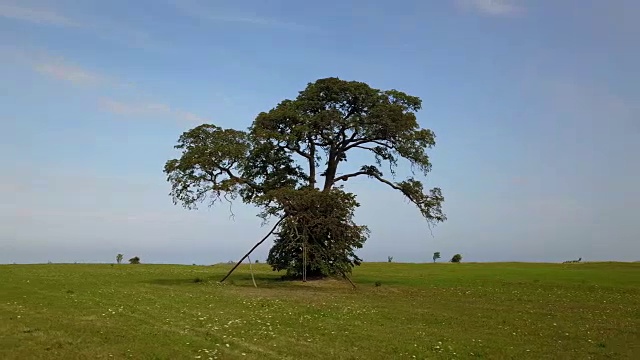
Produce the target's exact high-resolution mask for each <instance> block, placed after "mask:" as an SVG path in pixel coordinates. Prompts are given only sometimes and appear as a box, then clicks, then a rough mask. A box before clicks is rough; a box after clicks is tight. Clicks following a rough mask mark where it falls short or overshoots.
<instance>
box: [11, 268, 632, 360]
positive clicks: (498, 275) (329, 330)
mask: <svg viewBox="0 0 640 360" xmlns="http://www.w3.org/2000/svg"><path fill="white" fill-rule="evenodd" d="M253 267H254V270H256V281H257V283H258V288H257V289H256V288H254V287H253V283H252V281H251V277H250V275H249V272H248V271H249V269H248V266H243V267H241V268H240V270H239V272H237V273H236V274H234V275H232V277H231V278H230V281H229V283H227V284H225V285H220V284H218V283H217V280H219V278H221V277H222V275H224V273H225V272H226V271H227V270H228V269H229V268H230V266H229V265H215V266H207V267H205V266H174V265H113V266H112V265H81V264H77V265H55V264H53V265H4V266H0V358H1V359H86V358H93V359H95V358H98V359H117V358H133V359H316V358H323V359H392V358H394V359H395V358H408V359H412V358H419V359H425V358H439V359H451V358H493V359H504V358H514V359H516V358H517V359H524V358H528V359H541V358H549V359H587V358H615V359H637V358H640V330H639V329H640V264H638V263H634V264H629V263H584V264H564V265H563V264H522V263H509V264H507V263H496V264H397V263H379V264H364V265H363V266H361V267H359V268H357V269H356V270H355V272H354V274H353V280H354V281H355V282H356V284H357V285H358V288H357V289H356V290H353V289H352V288H351V286H350V285H349V283H347V282H344V281H336V280H329V281H321V282H309V283H301V282H283V281H279V280H278V278H279V276H278V274H276V273H274V272H272V271H270V270H269V268H268V267H267V266H265V265H253ZM376 283H378V284H379V285H380V286H375V284H376Z"/></svg>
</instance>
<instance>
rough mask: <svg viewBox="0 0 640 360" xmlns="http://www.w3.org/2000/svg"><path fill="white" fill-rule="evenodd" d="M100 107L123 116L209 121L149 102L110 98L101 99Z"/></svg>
mask: <svg viewBox="0 0 640 360" xmlns="http://www.w3.org/2000/svg"><path fill="white" fill-rule="evenodd" d="M100 106H101V107H102V109H103V110H106V111H108V112H111V113H114V114H117V115H121V116H127V117H129V116H141V117H144V116H170V117H173V118H175V119H177V120H179V121H181V122H186V123H194V124H202V123H207V122H209V120H207V119H206V118H204V117H202V116H200V115H197V114H194V113H192V112H188V111H184V110H179V109H173V108H171V106H169V105H167V104H162V103H147V102H122V101H117V100H113V99H109V98H102V99H100Z"/></svg>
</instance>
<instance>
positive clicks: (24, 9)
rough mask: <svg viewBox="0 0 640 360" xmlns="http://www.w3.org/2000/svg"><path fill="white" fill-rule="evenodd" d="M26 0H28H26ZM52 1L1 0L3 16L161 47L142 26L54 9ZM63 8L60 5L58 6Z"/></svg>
mask: <svg viewBox="0 0 640 360" xmlns="http://www.w3.org/2000/svg"><path fill="white" fill-rule="evenodd" d="M23 1H24V0H23ZM50 5H51V4H50V3H48V2H45V3H40V2H39V1H36V2H35V3H32V4H29V5H27V4H24V3H22V2H20V1H9V2H4V3H3V0H0V18H7V19H13V20H18V21H24V22H29V23H32V24H38V25H48V26H58V27H66V28H77V29H81V30H82V31H85V32H91V33H93V34H94V35H96V36H97V37H98V38H101V39H104V40H107V41H110V42H116V43H120V44H122V45H125V46H132V47H143V48H157V47H158V46H159V44H157V43H155V42H154V41H152V39H151V36H150V35H149V34H148V33H147V32H145V31H142V30H140V29H136V28H133V27H130V26H128V25H127V24H123V23H115V22H113V21H111V20H108V19H106V18H104V17H102V16H97V17H96V16H95V15H91V14H86V13H78V11H77V9H62V8H56V9H54V8H51V7H49V6H50ZM58 7H60V6H58Z"/></svg>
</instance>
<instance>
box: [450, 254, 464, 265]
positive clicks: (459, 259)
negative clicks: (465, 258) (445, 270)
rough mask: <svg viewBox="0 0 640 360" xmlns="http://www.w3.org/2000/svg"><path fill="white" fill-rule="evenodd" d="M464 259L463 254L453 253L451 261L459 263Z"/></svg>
mask: <svg viewBox="0 0 640 360" xmlns="http://www.w3.org/2000/svg"><path fill="white" fill-rule="evenodd" d="M461 261H462V255H460V254H455V255H453V257H452V258H451V262H452V263H459V262H461Z"/></svg>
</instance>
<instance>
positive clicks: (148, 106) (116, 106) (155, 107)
mask: <svg viewBox="0 0 640 360" xmlns="http://www.w3.org/2000/svg"><path fill="white" fill-rule="evenodd" d="M100 106H101V107H102V108H103V109H104V110H107V111H109V112H111V113H114V114H118V115H124V116H132V115H136V116H147V115H167V114H170V113H171V107H170V106H169V105H166V104H160V103H125V102H121V101H116V100H113V99H108V98H102V99H100Z"/></svg>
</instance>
